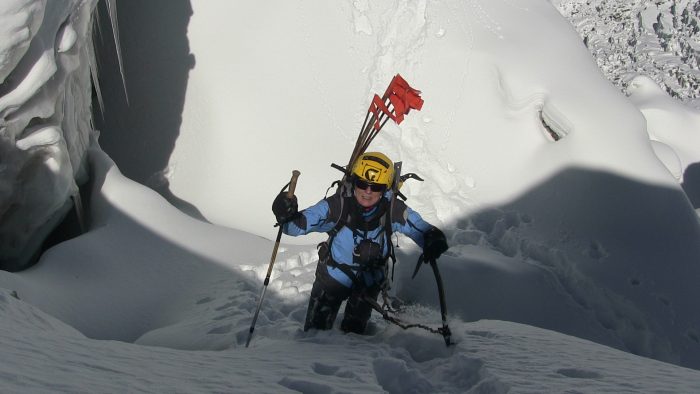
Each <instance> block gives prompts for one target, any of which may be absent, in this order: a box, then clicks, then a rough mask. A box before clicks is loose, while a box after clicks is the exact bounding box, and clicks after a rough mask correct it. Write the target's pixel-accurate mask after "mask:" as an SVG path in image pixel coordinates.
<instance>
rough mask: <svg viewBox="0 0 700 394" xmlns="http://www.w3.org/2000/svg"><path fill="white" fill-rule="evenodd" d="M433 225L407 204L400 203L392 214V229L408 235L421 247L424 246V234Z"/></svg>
mask: <svg viewBox="0 0 700 394" xmlns="http://www.w3.org/2000/svg"><path fill="white" fill-rule="evenodd" d="M432 227H433V225H432V224H430V223H428V222H426V221H425V220H423V218H422V217H421V216H420V215H419V214H418V212H416V211H414V210H413V209H411V208H410V207H408V206H406V205H405V204H400V206H399V207H397V208H395V210H394V214H393V215H392V223H391V228H392V230H393V231H395V232H399V233H401V234H405V235H407V236H408V237H409V238H411V239H412V240H413V242H415V243H416V244H417V245H418V246H420V247H421V248H422V247H423V234H424V233H425V232H426V231H428V230H429V229H430V228H432Z"/></svg>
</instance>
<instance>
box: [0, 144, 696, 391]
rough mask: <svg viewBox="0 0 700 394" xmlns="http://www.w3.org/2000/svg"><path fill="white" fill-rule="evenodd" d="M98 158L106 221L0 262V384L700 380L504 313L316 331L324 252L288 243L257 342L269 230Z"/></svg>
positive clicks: (618, 386)
mask: <svg viewBox="0 0 700 394" xmlns="http://www.w3.org/2000/svg"><path fill="white" fill-rule="evenodd" d="M91 157H92V161H93V163H94V168H95V170H96V175H97V182H96V185H95V195H94V198H95V200H94V201H95V204H94V211H93V214H94V215H95V218H96V226H95V228H94V229H93V230H92V231H91V232H90V233H89V234H87V235H85V236H83V237H80V238H76V239H74V240H71V241H68V242H66V243H63V244H61V245H59V246H57V247H55V248H53V249H52V250H51V251H50V252H49V254H48V255H47V256H45V257H44V260H43V262H42V264H41V265H40V266H37V267H35V268H32V269H30V270H28V271H26V272H22V273H20V274H10V273H6V272H0V287H1V288H2V289H3V290H2V291H0V308H1V310H2V313H3V319H2V320H1V321H0V343H1V345H2V349H3V354H4V360H5V361H4V362H3V363H1V364H0V376H2V377H3V379H2V380H1V381H0V387H1V388H2V391H3V392H123V391H129V392H240V391H242V392H269V393H272V392H305V393H329V392H391V393H419V392H446V393H448V392H454V393H456V392H474V393H506V392H523V393H527V392H533V393H534V392H569V391H576V392H596V393H602V392H609V393H627V392H629V393H634V392H638V393H639V392H644V393H650V392H694V391H697V389H698V388H699V387H700V372H698V371H696V370H691V369H686V368H681V367H677V366H672V365H670V364H666V363H662V362H659V361H654V360H650V359H648V358H643V357H639V356H634V355H631V354H629V353H626V352H622V351H619V350H614V349H611V348H609V347H605V346H602V345H598V344H595V343H593V342H589V341H586V340H582V339H577V338H574V337H570V336H566V335H563V334H559V333H556V332H553V331H549V330H543V329H538V328H535V327H532V326H526V325H522V324H517V323H510V322H504V321H494V320H481V321H478V322H472V323H468V322H465V321H463V320H462V319H460V318H458V317H453V318H452V319H451V320H450V326H451V328H452V331H453V333H454V339H455V341H456V342H457V344H456V345H455V346H452V347H450V348H446V347H445V346H444V343H443V341H442V338H441V337H439V336H436V335H434V334H430V333H427V332H424V331H421V330H416V329H412V330H408V331H403V330H401V329H399V328H397V327H395V326H391V325H387V323H385V322H384V321H382V320H381V319H379V318H377V317H376V316H375V317H374V318H373V320H372V324H371V332H370V334H369V335H367V336H358V335H354V334H351V335H345V334H342V333H341V332H340V331H338V330H333V331H328V332H308V333H304V332H302V331H301V324H302V320H303V318H304V312H305V308H306V305H305V304H306V302H305V301H306V298H307V297H308V291H309V288H310V284H311V281H312V277H313V270H314V268H315V264H314V263H315V261H314V258H313V257H311V256H312V253H311V251H310V250H308V249H306V250H304V248H302V247H289V248H288V249H286V250H284V251H283V252H282V255H281V256H280V258H279V259H278V263H277V265H276V267H277V268H276V269H275V273H274V276H273V282H272V284H271V291H270V292H268V298H267V301H266V302H265V303H264V305H263V309H262V313H261V316H260V319H259V321H258V327H257V330H256V336H255V337H254V339H253V343H252V344H251V346H250V347H249V348H245V347H244V344H245V339H246V336H247V333H248V327H249V324H250V317H251V314H252V312H253V310H254V308H255V306H256V301H257V300H256V297H257V295H258V290H259V286H260V280H261V279H262V276H264V271H265V269H266V265H267V264H266V258H267V257H268V256H267V252H269V250H270V249H271V242H270V241H267V240H264V239H260V238H256V237H253V236H251V235H247V234H245V233H239V232H236V231H233V230H230V229H225V228H217V227H214V226H211V225H206V224H202V223H201V222H197V221H194V220H193V219H191V218H189V217H187V216H185V215H184V214H182V213H179V212H177V211H175V210H174V209H173V208H172V207H171V206H170V205H169V204H168V203H167V202H166V201H165V200H164V199H163V198H162V197H160V196H159V195H158V194H156V193H155V192H153V191H152V190H150V189H148V188H146V187H144V186H141V185H139V184H137V183H134V182H132V181H130V180H128V179H127V178H124V177H123V176H122V175H121V174H120V173H119V171H118V169H117V168H116V167H115V166H114V165H113V163H112V162H111V160H110V159H109V158H107V157H106V156H105V155H104V154H103V153H102V152H100V151H99V150H97V149H95V150H93V151H92V152H91ZM164 221H167V223H168V226H163V223H164ZM115 238H116V239H118V240H119V242H118V243H115ZM218 238H224V239H226V240H227V241H228V242H223V241H222V240H221V239H218ZM193 250H198V251H199V252H200V253H193V252H192V251H193ZM202 251H206V253H207V254H206V255H204V254H203V253H201V252H202ZM230 256H235V258H229V257H230ZM194 268H196V269H194ZM10 289H14V291H15V292H16V293H15V295H14V296H13V295H12V294H11V290H10ZM451 289H452V291H453V292H454V291H455V289H456V288H455V287H451ZM472 302H473V300H472V299H469V298H463V299H462V300H457V301H456V302H455V301H451V303H450V306H452V307H454V308H456V309H459V308H463V307H464V306H465V305H466V304H471V303H472ZM55 316H60V317H61V320H62V321H59V320H58V319H56V318H55ZM405 317H406V318H410V319H412V320H413V321H416V322H423V323H424V324H434V323H435V322H437V321H438V320H439V314H438V312H437V311H436V310H435V309H428V308H426V307H422V306H420V305H414V306H411V307H410V308H409V310H408V312H406V314H405ZM66 323H69V324H70V326H69V325H66ZM76 328H78V330H76ZM107 339H109V340H107ZM122 341H126V342H122ZM128 342H133V343H128Z"/></svg>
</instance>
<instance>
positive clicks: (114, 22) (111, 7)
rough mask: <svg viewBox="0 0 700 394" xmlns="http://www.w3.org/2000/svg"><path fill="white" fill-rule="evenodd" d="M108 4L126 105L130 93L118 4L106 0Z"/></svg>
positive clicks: (111, 0) (113, 0)
mask: <svg viewBox="0 0 700 394" xmlns="http://www.w3.org/2000/svg"><path fill="white" fill-rule="evenodd" d="M105 1H106V2H107V10H108V12H109V20H110V22H112V34H113V37H114V44H115V46H116V48H117V60H118V61H119V72H120V73H121V75H122V86H123V87H124V96H125V97H126V104H127V105H128V104H129V93H128V92H127V90H126V76H125V74H124V62H123V61H122V49H121V48H122V47H121V43H120V41H119V22H118V20H117V3H116V1H115V0H105Z"/></svg>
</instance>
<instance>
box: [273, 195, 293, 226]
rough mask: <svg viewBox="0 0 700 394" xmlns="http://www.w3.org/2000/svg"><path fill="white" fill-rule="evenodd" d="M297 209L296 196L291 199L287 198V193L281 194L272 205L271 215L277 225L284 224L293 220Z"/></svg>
mask: <svg viewBox="0 0 700 394" xmlns="http://www.w3.org/2000/svg"><path fill="white" fill-rule="evenodd" d="M298 209H299V207H298V205H297V196H292V198H289V197H287V192H281V193H280V194H278V195H277V197H276V198H275V201H274V202H273V203H272V213H274V214H275V218H276V219H277V223H279V224H285V223H287V222H288V221H290V220H292V219H294V216H296V214H297V211H298Z"/></svg>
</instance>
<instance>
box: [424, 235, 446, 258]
mask: <svg viewBox="0 0 700 394" xmlns="http://www.w3.org/2000/svg"><path fill="white" fill-rule="evenodd" d="M447 249H448V246H447V239H446V238H445V234H444V233H443V232H442V231H440V229H439V228H437V227H433V228H431V229H430V230H428V231H426V232H425V234H423V257H424V258H425V262H426V263H427V262H429V261H430V260H435V259H437V258H438V257H440V255H442V254H443V253H444V252H445V251H446V250H447Z"/></svg>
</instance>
